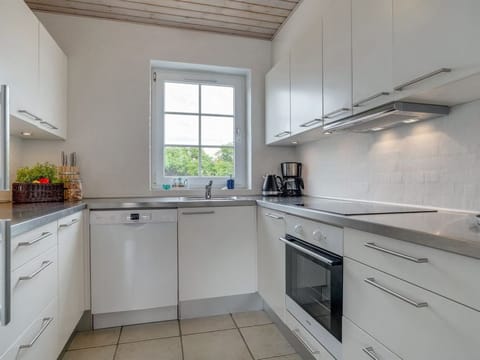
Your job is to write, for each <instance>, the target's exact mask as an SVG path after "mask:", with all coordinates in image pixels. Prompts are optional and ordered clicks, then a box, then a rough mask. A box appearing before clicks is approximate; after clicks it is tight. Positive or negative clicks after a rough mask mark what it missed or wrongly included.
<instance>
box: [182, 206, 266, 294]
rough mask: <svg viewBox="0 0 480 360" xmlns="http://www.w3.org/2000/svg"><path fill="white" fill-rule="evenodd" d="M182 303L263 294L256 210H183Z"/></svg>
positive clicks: (247, 207)
mask: <svg viewBox="0 0 480 360" xmlns="http://www.w3.org/2000/svg"><path fill="white" fill-rule="evenodd" d="M178 253H179V254H178V258H179V264H178V266H179V269H178V276H179V300H180V302H182V301H188V300H200V299H212V298H218V297H225V296H234V295H243V294H252V293H255V292H256V291H257V234H256V206H231V207H197V208H184V209H178Z"/></svg>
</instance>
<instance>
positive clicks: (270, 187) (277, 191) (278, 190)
mask: <svg viewBox="0 0 480 360" xmlns="http://www.w3.org/2000/svg"><path fill="white" fill-rule="evenodd" d="M282 188H283V182H282V178H281V177H280V176H278V175H275V174H266V175H265V176H264V177H263V186H262V195H263V196H279V195H281V194H282V191H283V189H282Z"/></svg>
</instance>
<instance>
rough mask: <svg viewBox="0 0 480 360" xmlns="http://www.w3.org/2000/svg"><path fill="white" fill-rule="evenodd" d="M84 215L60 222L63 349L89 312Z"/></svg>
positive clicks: (59, 255) (61, 331) (73, 216)
mask: <svg viewBox="0 0 480 360" xmlns="http://www.w3.org/2000/svg"><path fill="white" fill-rule="evenodd" d="M82 215H83V213H82V212H77V213H75V214H72V215H70V216H67V217H64V218H62V219H60V220H58V263H59V266H58V268H59V281H58V284H59V286H58V300H59V304H58V305H59V316H58V320H59V321H58V330H59V343H60V344H61V347H63V345H64V344H65V343H66V342H67V340H68V338H69V337H70V335H71V334H72V332H73V330H74V329H75V327H76V325H77V323H78V321H79V320H80V318H81V316H82V314H83V312H84V310H85V301H84V299H85V297H84V291H85V279H84V260H83V258H84V237H83V216H82Z"/></svg>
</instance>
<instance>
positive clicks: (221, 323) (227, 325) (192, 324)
mask: <svg viewBox="0 0 480 360" xmlns="http://www.w3.org/2000/svg"><path fill="white" fill-rule="evenodd" d="M180 326H181V328H182V335H188V334H198V333H202V332H207V331H217V330H227V329H235V324H234V322H233V320H232V317H231V316H230V315H218V316H209V317H204V318H196V319H185V320H180Z"/></svg>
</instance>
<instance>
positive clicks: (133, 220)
mask: <svg viewBox="0 0 480 360" xmlns="http://www.w3.org/2000/svg"><path fill="white" fill-rule="evenodd" d="M164 222H177V210H112V211H104V210H94V211H91V212H90V224H92V225H109V224H148V223H164Z"/></svg>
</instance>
